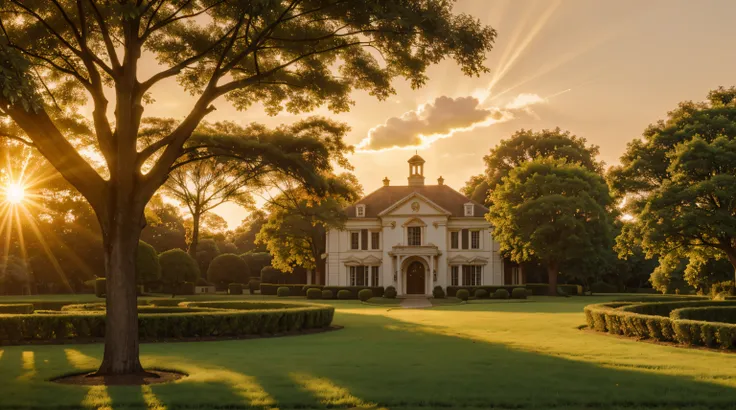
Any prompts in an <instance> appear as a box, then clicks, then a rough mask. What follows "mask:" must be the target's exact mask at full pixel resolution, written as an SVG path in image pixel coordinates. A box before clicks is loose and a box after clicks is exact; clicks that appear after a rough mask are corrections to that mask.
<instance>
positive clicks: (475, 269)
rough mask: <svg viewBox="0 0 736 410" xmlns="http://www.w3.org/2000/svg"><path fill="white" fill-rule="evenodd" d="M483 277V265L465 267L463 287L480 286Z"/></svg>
mask: <svg viewBox="0 0 736 410" xmlns="http://www.w3.org/2000/svg"><path fill="white" fill-rule="evenodd" d="M482 276H483V266H481V265H463V282H462V286H480V284H481V277H482Z"/></svg>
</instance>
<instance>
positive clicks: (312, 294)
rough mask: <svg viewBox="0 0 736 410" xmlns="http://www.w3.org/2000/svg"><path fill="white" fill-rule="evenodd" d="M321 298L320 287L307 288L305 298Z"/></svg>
mask: <svg viewBox="0 0 736 410" xmlns="http://www.w3.org/2000/svg"><path fill="white" fill-rule="evenodd" d="M328 292H329V291H328ZM330 296H331V295H330ZM321 298H322V289H319V288H309V289H307V299H321Z"/></svg>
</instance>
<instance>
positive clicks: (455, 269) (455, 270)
mask: <svg viewBox="0 0 736 410" xmlns="http://www.w3.org/2000/svg"><path fill="white" fill-rule="evenodd" d="M450 286H460V266H458V265H452V266H450Z"/></svg>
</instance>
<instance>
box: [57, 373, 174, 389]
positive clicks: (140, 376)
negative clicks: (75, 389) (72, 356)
mask: <svg viewBox="0 0 736 410" xmlns="http://www.w3.org/2000/svg"><path fill="white" fill-rule="evenodd" d="M186 376H187V375H186V374H184V373H179V372H174V371H168V370H148V371H144V372H141V373H134V374H125V375H119V376H99V375H97V374H96V373H95V372H91V373H84V374H73V375H69V376H62V377H57V378H55V379H51V381H52V382H54V383H61V384H76V385H79V386H143V385H146V384H160V383H169V382H173V381H175V380H179V379H181V378H183V377H186Z"/></svg>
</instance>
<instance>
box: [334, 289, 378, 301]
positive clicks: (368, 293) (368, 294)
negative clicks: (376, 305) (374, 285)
mask: <svg viewBox="0 0 736 410" xmlns="http://www.w3.org/2000/svg"><path fill="white" fill-rule="evenodd" d="M337 294H338V297H339V296H340V292H337ZM372 297H373V291H372V290H370V289H362V290H360V291H359V292H358V299H360V301H361V302H367V301H368V299H370V298H372Z"/></svg>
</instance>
